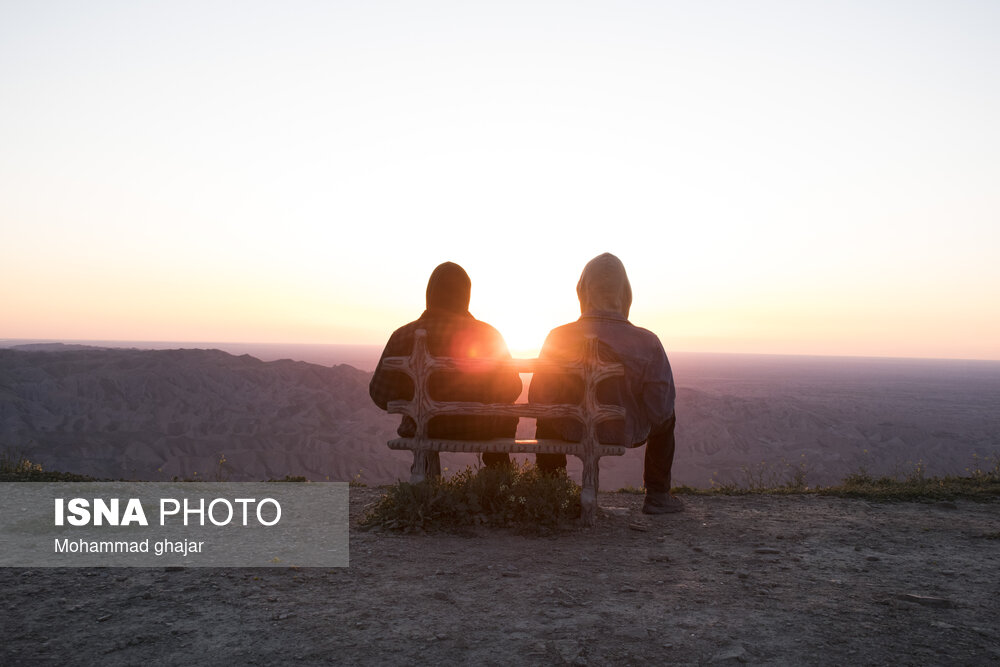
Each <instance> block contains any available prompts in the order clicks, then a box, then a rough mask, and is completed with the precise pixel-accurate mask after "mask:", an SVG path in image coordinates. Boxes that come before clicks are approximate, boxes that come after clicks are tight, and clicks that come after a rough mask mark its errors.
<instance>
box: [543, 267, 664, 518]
mask: <svg viewBox="0 0 1000 667" xmlns="http://www.w3.org/2000/svg"><path fill="white" fill-rule="evenodd" d="M576 292H577V296H578V297H579V299H580V312H581V316H580V318H579V319H578V320H576V321H575V322H570V323H569V324H565V325H563V326H561V327H557V328H555V329H553V330H552V331H550V332H549V335H548V337H547V338H546V339H545V344H544V345H543V346H542V351H541V353H540V354H539V358H541V359H554V360H561V361H568V360H572V359H575V358H578V357H579V356H580V355H581V354H582V350H583V344H584V340H585V337H586V336H587V335H596V336H597V338H598V353H599V355H600V357H601V359H602V360H605V361H618V362H620V363H622V364H623V365H624V367H625V376H624V377H617V378H611V379H608V380H605V381H603V382H601V383H600V384H599V385H598V392H597V398H598V401H599V402H601V403H605V404H609V405H618V406H621V407H622V408H624V409H625V419H624V420H620V419H619V420H611V421H607V422H602V423H601V424H600V425H599V426H598V430H597V437H598V440H599V441H600V442H602V443H604V444H615V445H625V446H626V447H639V446H641V445H642V444H645V445H646V454H645V465H644V467H643V482H644V484H645V487H646V497H645V500H644V502H643V507H642V511H643V512H645V513H647V514H665V513H668V512H679V511H681V510H682V509H683V507H684V504H683V503H682V502H681V500H680V499H679V498H677V497H675V496H673V495H672V494H671V493H670V471H671V467H672V466H673V460H674V447H675V442H674V425H675V423H676V418H675V415H674V402H675V398H676V389H675V387H674V379H673V373H672V372H671V370H670V362H669V361H668V360H667V355H666V353H665V352H664V350H663V345H662V344H661V343H660V340H659V338H657V337H656V334H654V333H653V332H651V331H648V330H646V329H643V328H640V327H637V326H635V325H634V324H632V323H631V322H629V320H628V313H629V309H630V308H631V306H632V286H631V285H630V283H629V280H628V275H627V274H626V273H625V266H624V265H623V264H622V262H621V260H620V259H618V258H617V257H615V256H614V255H612V254H610V253H604V254H603V255H599V256H598V257H595V258H594V259H592V260H590V262H588V263H587V265H586V267H584V269H583V273H582V275H581V276H580V281H579V283H578V284H577V286H576ZM582 398H583V380H582V379H581V378H580V377H579V376H574V375H560V374H551V373H549V374H542V373H536V374H535V376H534V377H533V378H532V381H531V386H530V389H529V392H528V400H529V402H531V403H549V404H552V403H579V402H581V401H582ZM582 435H583V425H582V424H581V423H580V422H578V421H576V420H574V419H570V418H558V419H539V420H538V422H537V426H536V433H535V437H537V438H557V439H561V440H568V441H575V442H579V441H580V440H581V438H582ZM536 464H537V465H538V467H539V468H540V469H541V470H542V471H545V472H551V471H554V470H558V469H560V468H563V469H565V467H566V455H565V454H538V455H536Z"/></svg>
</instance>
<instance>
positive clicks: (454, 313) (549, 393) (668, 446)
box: [369, 253, 683, 514]
mask: <svg viewBox="0 0 1000 667" xmlns="http://www.w3.org/2000/svg"><path fill="white" fill-rule="evenodd" d="M471 289H472V282H471V280H470V279H469V276H468V274H467V273H466V272H465V270H464V269H462V267H460V266H458V265H457V264H453V263H451V262H446V263H444V264H441V265H440V266H438V267H437V268H436V269H434V272H433V273H432V274H431V277H430V280H429V281H428V283H427V309H426V310H425V311H424V312H423V314H422V315H421V316H420V317H419V318H418V319H417V320H415V321H413V322H410V323H409V324H406V325H404V326H402V327H400V328H399V329H397V330H396V331H395V332H393V334H392V336H391V337H390V338H389V341H388V343H386V346H385V349H384V351H383V352H382V359H384V358H386V357H394V356H407V355H409V354H410V353H411V352H412V350H413V340H414V333H415V332H416V331H417V330H419V329H424V330H426V331H427V346H428V350H429V352H430V354H431V355H433V356H436V357H439V356H440V357H456V358H482V359H496V360H507V359H510V358H511V357H510V352H509V351H508V350H507V345H506V344H505V343H504V340H503V337H502V336H501V335H500V333H499V332H498V331H497V330H496V329H495V328H493V327H492V326H490V325H489V324H486V323H485V322H481V321H479V320H477V319H475V318H474V317H473V316H472V315H471V314H470V313H469V301H470V297H471ZM577 296H578V297H579V299H580V312H581V316H580V318H579V319H578V320H576V321H575V322H570V323H569V324H565V325H563V326H561V327H557V328H556V329H553V330H552V331H551V332H550V333H549V335H548V337H547V338H546V340H545V344H544V345H543V346H542V351H541V353H540V354H539V358H540V359H551V360H556V361H570V360H573V359H576V358H578V357H579V355H580V351H581V350H582V346H583V343H584V340H585V338H586V336H588V335H591V336H594V335H596V336H597V338H598V341H599V351H600V355H601V358H602V359H605V360H608V361H618V362H620V363H622V364H623V365H624V367H625V375H624V377H618V378H613V379H610V380H605V381H604V382H602V383H601V384H600V385H599V386H598V400H599V401H600V402H601V403H605V404H609V405H617V406H620V407H622V408H624V410H625V419H624V420H612V421H608V422H603V423H602V424H600V425H599V427H598V439H599V440H600V442H602V443H604V444H614V445H624V446H626V447H638V446H641V445H643V444H645V445H646V452H645V462H644V467H643V482H644V485H645V487H646V497H645V501H644V502H643V507H642V511H643V512H645V513H647V514H664V513H669V512H677V511H680V510H681V509H683V504H682V503H681V501H680V500H679V499H678V498H676V497H674V496H673V495H672V494H671V493H670V469H671V466H672V465H673V458H674V425H675V417H674V402H675V396H676V390H675V387H674V382H673V375H672V373H671V370H670V362H669V361H668V360H667V355H666V353H665V352H664V350H663V346H662V344H661V343H660V340H659V339H658V338H657V337H656V335H655V334H653V333H652V332H650V331H648V330H646V329H642V328H640V327H637V326H635V325H633V324H632V323H631V322H629V320H628V313H629V309H630V307H631V305H632V288H631V285H630V284H629V280H628V276H627V275H626V273H625V267H624V266H623V265H622V263H621V261H620V260H619V259H618V258H617V257H615V256H614V255H611V254H608V253H605V254H603V255H600V256H598V257H595V258H594V259H592V260H591V261H590V262H588V263H587V265H586V267H585V268H584V270H583V274H582V275H581V276H580V281H579V283H578V284H577ZM521 388H522V387H521V379H520V377H519V376H518V374H517V373H515V372H513V371H510V370H502V371H493V372H489V373H449V374H445V373H439V374H435V375H434V376H432V377H431V379H430V385H429V387H428V389H429V391H430V393H431V395H432V396H433V397H434V398H435V399H437V400H442V401H475V402H483V403H513V402H514V401H515V400H516V399H517V397H518V396H519V395H520V393H521ZM369 393H370V394H371V397H372V400H374V401H375V404H376V405H378V406H379V407H380V408H382V409H383V410H384V409H386V408H387V405H388V402H389V401H392V400H399V399H407V400H408V399H411V398H412V397H413V382H412V380H411V379H410V378H409V377H408V376H406V375H405V374H403V373H400V372H398V371H392V370H389V369H386V368H385V367H384V366H383V364H382V360H379V364H378V367H377V368H376V369H375V375H374V377H373V378H372V381H371V385H370V387H369ZM581 397H582V383H581V381H580V378H578V377H575V376H562V375H554V374H543V373H536V374H535V376H534V377H533V379H532V382H531V386H530V388H529V393H528V400H529V402H532V403H547V404H554V403H578V402H579V401H580V400H581ZM516 429H517V418H515V417H488V416H476V415H456V416H439V417H434V418H433V419H431V421H430V423H429V424H428V431H429V432H428V435H429V436H430V437H432V438H444V439H460V440H486V439H490V438H497V437H504V438H512V437H514V434H515V431H516ZM415 432H416V424H415V423H414V421H413V420H412V419H411V418H409V417H405V416H404V417H403V420H402V422H401V423H400V425H399V429H398V433H399V435H400V436H401V437H412V436H413V435H414V434H415ZM581 435H582V425H581V424H580V423H579V422H577V421H575V420H572V419H539V420H538V423H537V427H536V437H537V438H556V439H561V440H567V441H576V442H578V441H579V440H580V438H581ZM509 460H510V459H509V455H508V454H491V453H484V454H483V462H484V463H485V464H486V465H487V466H491V465H502V464H504V463H506V462H509ZM415 465H416V464H415ZM536 465H537V466H538V467H539V469H540V470H542V471H543V472H556V471H558V470H560V469H563V470H564V469H565V468H566V456H565V454H541V453H540V454H537V455H536ZM425 472H426V473H428V474H430V475H436V474H440V460H439V456H438V454H437V452H432V453H431V455H430V456H428V470H426V471H425Z"/></svg>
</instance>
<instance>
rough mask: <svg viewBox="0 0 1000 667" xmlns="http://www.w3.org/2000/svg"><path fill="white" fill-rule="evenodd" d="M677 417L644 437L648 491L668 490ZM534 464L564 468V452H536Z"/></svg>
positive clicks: (549, 469) (549, 468) (550, 469)
mask: <svg viewBox="0 0 1000 667" xmlns="http://www.w3.org/2000/svg"><path fill="white" fill-rule="evenodd" d="M676 425H677V418H676V417H671V418H670V419H668V420H667V421H665V422H663V423H662V424H660V425H659V426H657V427H655V428H654V429H653V430H652V431H651V432H650V434H649V437H648V438H646V460H645V463H644V465H643V468H642V482H643V485H644V486H645V487H646V491H647V492H648V493H669V492H670V469H671V468H672V467H673V465H674V448H675V446H676V442H675V440H674V427H675V426H676ZM535 465H536V466H538V469H539V470H540V471H542V472H555V471H557V470H560V469H561V470H565V469H566V455H565V454H536V455H535Z"/></svg>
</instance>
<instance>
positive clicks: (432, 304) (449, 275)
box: [427, 262, 472, 314]
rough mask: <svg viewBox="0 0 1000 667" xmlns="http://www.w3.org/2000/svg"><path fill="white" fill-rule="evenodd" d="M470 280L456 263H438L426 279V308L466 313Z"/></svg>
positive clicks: (470, 294)
mask: <svg viewBox="0 0 1000 667" xmlns="http://www.w3.org/2000/svg"><path fill="white" fill-rule="evenodd" d="M471 297H472V280H470V279H469V274H467V273H466V272H465V269H463V268H462V267H461V266H459V265H458V264H455V263H454V262H445V263H444V264H439V265H438V266H437V268H435V269H434V271H433V273H431V277H430V279H429V280H428V281H427V310H439V311H441V310H443V311H447V312H450V313H459V314H461V313H468V312H469V300H470V298H471Z"/></svg>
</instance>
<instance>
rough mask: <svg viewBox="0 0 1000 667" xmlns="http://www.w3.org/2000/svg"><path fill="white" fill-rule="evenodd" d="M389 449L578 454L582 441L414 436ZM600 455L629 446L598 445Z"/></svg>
mask: <svg viewBox="0 0 1000 667" xmlns="http://www.w3.org/2000/svg"><path fill="white" fill-rule="evenodd" d="M388 444H389V449H409V450H424V451H429V452H470V453H471V452H490V453H504V452H506V453H510V454H538V453H541V454H573V455H579V454H580V450H581V449H582V447H583V445H582V444H581V443H579V442H567V441H566V440H513V439H511V438H494V439H492V440H425V441H424V442H423V443H422V444H419V443H418V442H417V440H416V439H415V438H396V439H395V440H390V441H389V443H388ZM596 450H597V452H598V453H599V455H600V456H621V455H622V454H624V453H625V450H626V448H625V447H622V446H620V445H597V447H596Z"/></svg>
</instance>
